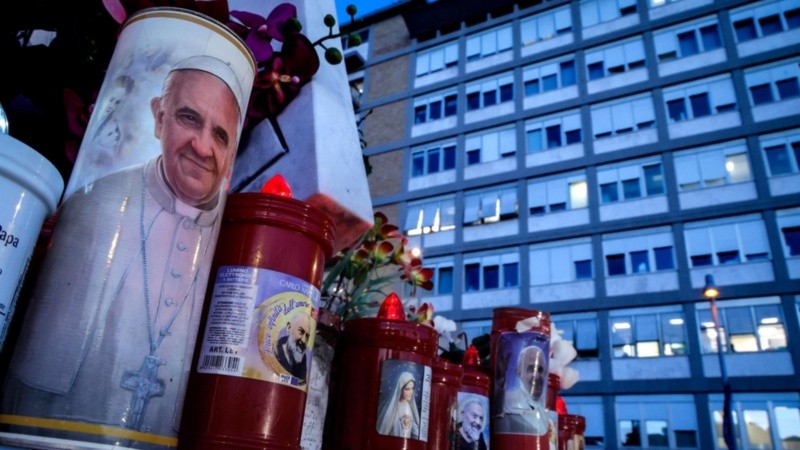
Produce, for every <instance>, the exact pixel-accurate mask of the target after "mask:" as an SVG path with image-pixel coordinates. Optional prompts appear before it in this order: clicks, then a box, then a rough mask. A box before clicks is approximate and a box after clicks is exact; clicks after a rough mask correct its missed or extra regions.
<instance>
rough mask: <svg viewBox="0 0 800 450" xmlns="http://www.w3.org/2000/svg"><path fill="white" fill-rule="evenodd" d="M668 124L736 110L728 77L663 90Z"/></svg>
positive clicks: (731, 85)
mask: <svg viewBox="0 0 800 450" xmlns="http://www.w3.org/2000/svg"><path fill="white" fill-rule="evenodd" d="M664 101H665V103H666V107H667V116H668V117H669V119H670V122H681V121H684V120H692V119H698V118H701V117H705V116H708V115H713V114H719V113H723V112H728V111H733V110H735V109H736V96H735V94H734V92H733V84H732V83H731V79H730V76H728V75H725V76H721V77H714V78H707V79H704V80H699V81H696V82H692V83H686V84H683V85H680V86H675V87H672V88H667V89H665V90H664Z"/></svg>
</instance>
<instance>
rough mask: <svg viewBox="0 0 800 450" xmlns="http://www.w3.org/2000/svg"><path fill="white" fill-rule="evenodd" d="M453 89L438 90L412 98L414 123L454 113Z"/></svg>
mask: <svg viewBox="0 0 800 450" xmlns="http://www.w3.org/2000/svg"><path fill="white" fill-rule="evenodd" d="M456 98H457V96H456V93H455V91H446V92H439V93H435V94H429V95H426V96H423V97H417V98H415V99H414V125H419V124H421V123H425V122H430V121H433V120H438V119H441V118H442V117H449V116H453V115H455V114H456V109H455V104H456Z"/></svg>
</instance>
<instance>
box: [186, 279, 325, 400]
mask: <svg viewBox="0 0 800 450" xmlns="http://www.w3.org/2000/svg"><path fill="white" fill-rule="evenodd" d="M319 298H320V293H319V289H317V288H316V287H314V285H312V284H310V283H308V282H307V281H304V280H301V279H299V278H296V277H293V276H290V275H287V274H284V273H280V272H276V271H272V270H267V269H259V268H255V267H246V266H222V267H220V268H219V269H218V271H217V278H216V282H215V283H214V291H213V294H212V296H211V304H210V306H209V310H208V321H207V323H206V329H205V334H204V335H203V341H202V347H201V352H200V358H199V360H198V363H197V371H198V372H200V373H209V374H217V375H230V376H237V377H244V378H252V379H256V380H263V381H269V382H274V383H280V384H284V385H288V386H294V387H296V388H298V389H301V390H303V391H305V390H306V388H307V384H308V383H307V380H308V377H309V369H310V367H311V358H312V356H311V349H312V348H313V347H314V335H315V330H316V326H317V307H318V305H319Z"/></svg>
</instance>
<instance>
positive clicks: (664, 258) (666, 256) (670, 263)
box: [653, 247, 675, 270]
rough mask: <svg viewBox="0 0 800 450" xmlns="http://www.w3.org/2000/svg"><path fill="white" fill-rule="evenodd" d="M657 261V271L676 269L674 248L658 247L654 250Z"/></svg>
mask: <svg viewBox="0 0 800 450" xmlns="http://www.w3.org/2000/svg"><path fill="white" fill-rule="evenodd" d="M653 255H654V256H655V259H656V270H671V269H674V268H675V259H674V257H673V251H672V247H656V248H654V249H653Z"/></svg>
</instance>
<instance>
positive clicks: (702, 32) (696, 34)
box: [653, 19, 722, 62]
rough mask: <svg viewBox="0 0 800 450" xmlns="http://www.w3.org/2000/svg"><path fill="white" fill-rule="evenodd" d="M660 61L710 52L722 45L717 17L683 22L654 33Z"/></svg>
mask: <svg viewBox="0 0 800 450" xmlns="http://www.w3.org/2000/svg"><path fill="white" fill-rule="evenodd" d="M653 39H654V41H655V47H656V55H658V62H667V61H672V60H675V59H678V58H685V57H687V56H693V55H697V54H699V53H704V52H709V51H711V50H716V49H718V48H721V47H722V37H721V35H720V32H719V25H718V24H717V21H716V19H701V20H699V21H696V22H692V23H691V24H681V25H679V26H677V27H672V28H668V29H666V30H664V31H659V32H657V33H655V34H654V36H653Z"/></svg>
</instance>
